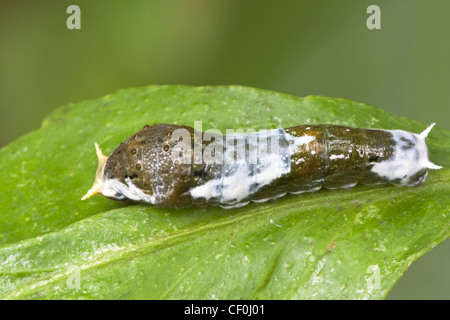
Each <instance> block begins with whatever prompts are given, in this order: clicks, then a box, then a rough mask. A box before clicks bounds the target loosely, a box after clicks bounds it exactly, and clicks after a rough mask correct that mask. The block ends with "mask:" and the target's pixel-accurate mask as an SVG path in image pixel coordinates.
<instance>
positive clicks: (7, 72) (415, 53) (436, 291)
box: [0, 0, 450, 299]
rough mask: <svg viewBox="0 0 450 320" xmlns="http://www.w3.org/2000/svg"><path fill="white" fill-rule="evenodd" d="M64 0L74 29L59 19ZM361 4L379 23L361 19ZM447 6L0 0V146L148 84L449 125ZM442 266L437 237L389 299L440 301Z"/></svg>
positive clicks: (446, 263)
mask: <svg viewBox="0 0 450 320" xmlns="http://www.w3.org/2000/svg"><path fill="white" fill-rule="evenodd" d="M71 4H76V5H78V6H79V7H80V8H81V30H68V29H67V27H66V20H67V18H68V17H69V14H67V13H66V9H67V7H68V6H69V5H71ZM371 4H376V5H378V6H380V8H381V30H369V29H368V28H367V27H366V20H367V18H368V17H369V14H367V13H366V9H367V7H368V6H369V5H371ZM448 12H450V1H448V0H430V1H423V0H397V1H388V0H385V1H365V0H351V1H350V0H340V1H336V0H321V1H313V0H307V1H301V0H296V1H283V0H279V1H256V0H241V1H238V0H150V1H117V0H116V1H112V0H109V1H106V0H103V1H100V0H97V1H86V0H76V1H63V0H41V1H24V0H20V1H4V0H2V1H1V10H0V147H2V146H4V145H6V144H7V143H9V142H11V141H13V140H14V139H16V138H18V137H19V136H21V135H23V134H26V133H28V132H30V131H32V130H35V129H37V128H39V126H40V124H41V122H42V120H43V119H44V117H45V116H47V115H48V114H49V112H51V111H52V110H53V109H55V108H57V107H59V106H63V105H66V104H68V103H69V102H76V101H82V100H86V99H95V98H98V97H101V96H103V95H105V94H108V93H112V92H114V91H116V90H118V89H122V88H127V87H133V86H145V85H150V84H188V85H215V84H240V85H247V86H253V87H259V88H264V89H270V90H275V91H280V92H285V93H289V94H293V95H296V96H305V95H308V94H319V95H326V96H331V97H344V98H348V99H352V100H356V101H360V102H365V103H368V104H371V105H374V106H376V107H379V108H382V109H385V110H388V111H391V112H394V113H396V114H398V115H401V116H405V117H408V118H411V119H414V120H418V121H421V122H423V123H425V124H429V123H431V122H437V126H438V127H440V128H443V129H446V130H449V129H450V118H449V117H448V104H449V102H448V101H450V88H449V84H450V41H449V39H450V19H448ZM301 122H302V120H301V119H299V124H300V123H301ZM448 270H450V243H449V241H448V240H447V241H446V242H444V243H443V244H441V245H440V246H438V247H436V248H435V249H433V250H432V251H431V252H429V253H428V254H426V255H425V256H423V257H422V258H420V259H418V260H417V261H416V262H415V263H413V264H412V265H411V267H410V268H409V269H408V271H407V272H406V273H405V275H404V276H403V277H402V278H401V279H400V280H399V282H398V283H397V285H396V286H395V287H394V289H393V290H392V292H391V293H390V294H389V296H388V298H391V299H408V298H411V299H449V298H450V277H448Z"/></svg>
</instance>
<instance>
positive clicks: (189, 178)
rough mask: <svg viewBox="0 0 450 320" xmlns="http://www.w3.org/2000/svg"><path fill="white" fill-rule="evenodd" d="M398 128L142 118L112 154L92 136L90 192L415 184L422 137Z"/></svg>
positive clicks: (236, 199) (214, 200)
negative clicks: (225, 127)
mask: <svg viewBox="0 0 450 320" xmlns="http://www.w3.org/2000/svg"><path fill="white" fill-rule="evenodd" d="M433 126H434V123H433V124H431V125H430V126H429V127H428V128H427V129H425V130H424V131H423V132H422V133H420V134H415V133H410V132H407V131H403V130H381V129H360V128H352V127H348V126H336V125H300V126H295V127H290V128H286V129H273V130H260V131H259V132H256V131H253V132H237V133H231V134H226V135H221V133H220V132H208V131H206V132H205V133H202V132H198V131H196V130H194V128H192V127H188V126H179V125H173V124H154V125H152V126H148V125H146V126H145V127H144V128H143V129H142V130H140V131H139V132H137V133H135V134H134V135H132V136H131V137H130V138H128V139H127V140H126V141H124V142H122V143H121V144H120V145H119V147H118V148H117V149H116V150H115V151H114V152H113V153H112V154H111V155H110V156H105V155H104V154H103V153H102V151H101V150H100V147H99V145H98V144H97V143H95V147H96V151H97V157H98V168H97V172H96V176H95V181H94V184H93V186H92V188H91V189H90V190H89V191H88V192H87V194H86V195H85V196H84V197H83V198H82V200H85V199H87V198H89V197H91V196H92V195H94V194H102V195H104V196H106V197H108V198H111V199H115V200H125V201H127V200H128V201H138V202H145V203H150V204H153V205H155V206H159V207H172V208H181V207H189V206H199V207H205V206H220V207H222V208H236V207H241V206H244V205H246V204H248V203H249V202H250V201H253V202H257V203H258V202H265V201H267V200H271V199H277V198H279V197H282V196H284V195H285V194H286V193H291V194H300V193H304V192H313V191H317V190H319V189H320V188H322V187H324V188H326V189H336V188H351V187H353V186H355V185H356V184H357V183H361V184H364V185H371V184H379V183H391V184H394V185H400V186H415V185H418V184H420V183H422V182H424V181H425V179H426V177H427V174H428V169H440V168H441V167H440V166H438V165H435V164H433V163H432V162H430V161H429V159H428V148H427V145H426V142H425V138H426V137H427V136H428V133H429V132H430V130H431V129H432V128H433Z"/></svg>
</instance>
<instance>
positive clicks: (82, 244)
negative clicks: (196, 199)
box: [0, 86, 450, 299]
mask: <svg viewBox="0 0 450 320" xmlns="http://www.w3.org/2000/svg"><path fill="white" fill-rule="evenodd" d="M197 120H201V121H203V130H207V129H209V128H218V129H221V130H222V132H225V129H227V128H233V129H237V128H242V129H248V128H254V129H261V128H264V129H269V128H276V127H289V126H295V125H299V124H307V123H311V124H318V123H328V124H344V125H350V126H354V127H362V128H381V129H403V130H407V131H411V132H421V131H422V130H424V129H425V127H426V126H427V125H428V124H421V123H418V122H415V121H411V120H408V119H405V118H401V117H398V116H395V115H393V114H390V113H388V112H385V111H383V110H380V109H376V108H374V107H371V106H368V105H365V104H362V103H357V102H353V101H349V100H345V99H334V98H327V97H320V96H308V97H305V98H297V97H293V96H289V95H285V94H280V93H276V92H270V91H265V90H260V89H253V88H245V87H239V86H226V87H225V86H224V87H185V86H151V87H145V88H132V89H127V90H122V91H119V92H117V93H115V94H111V95H108V96H106V97H103V98H101V99H98V100H92V101H84V102H80V103H74V104H70V105H68V106H66V107H63V108H60V109H58V110H56V111H55V112H53V113H52V114H51V115H50V116H49V117H48V118H47V119H46V120H45V121H44V123H43V125H42V128H40V129H39V130H37V131H35V132H32V133H30V134H28V135H26V136H24V137H22V138H20V139H19V140H17V141H15V142H13V143H11V144H10V145H8V146H6V147H5V148H3V149H2V150H1V151H0V162H1V164H2V165H1V168H0V180H1V181H2V184H1V186H0V215H1V216H0V219H1V224H0V297H1V298H4V299H39V298H40V299H53V298H57V299H60V298H86V299H104V298H108V299H114V298H121V299H126V298H152V299H255V298H256V299H359V298H363V299H366V298H367V299H379V298H383V297H385V296H386V294H387V293H388V292H389V290H390V289H391V288H392V287H393V285H394V284H395V283H396V281H397V280H398V279H399V277H400V276H401V275H402V273H403V272H404V271H405V270H406V268H407V267H408V266H409V265H410V264H411V263H412V262H413V261H414V260H415V259H416V258H418V257H419V256H421V255H423V254H424V253H425V252H427V251H429V250H430V249H431V248H433V247H434V246H436V245H437V244H439V243H441V242H442V241H444V240H445V239H446V238H447V237H448V236H449V221H450V202H449V201H450V200H449V197H448V194H449V186H450V184H449V169H448V168H449V167H450V160H449V159H450V157H449V153H450V151H449V150H450V148H449V141H450V140H449V138H450V133H449V132H446V131H443V130H440V129H439V128H435V129H433V130H432V132H431V133H430V135H429V137H428V145H429V148H430V159H431V160H432V161H433V162H434V163H436V164H439V165H442V166H444V169H441V170H437V171H432V172H430V174H429V176H428V179H427V181H426V182H425V184H423V185H421V186H418V187H414V188H410V187H395V186H390V185H379V186H373V187H368V186H357V187H355V188H353V189H350V190H321V191H318V192H316V193H311V194H305V195H287V196H285V197H283V198H281V199H278V200H277V201H273V202H269V203H264V204H249V205H248V206H246V207H243V208H240V209H234V210H224V209H219V208H208V209H198V208H192V209H188V210H168V209H159V208H155V207H152V206H145V205H124V204H121V203H119V202H115V201H112V200H109V199H106V198H104V197H101V196H95V197H93V198H90V199H89V200H87V201H81V200H80V198H81V196H82V195H83V194H84V193H85V192H86V191H87V190H88V189H89V187H90V186H91V184H92V182H93V178H94V174H95V170H96V166H97V160H96V155H95V150H94V142H96V141H97V142H98V143H99V144H100V146H101V147H102V148H103V151H104V153H105V154H109V153H111V152H112V151H113V150H114V149H115V148H116V147H117V146H118V145H119V143H120V142H122V141H124V140H125V139H126V138H128V137H129V136H131V135H132V134H133V133H135V132H136V131H138V130H140V129H141V128H142V127H143V126H144V125H145V124H153V123H174V124H184V125H189V126H193V123H194V121H197ZM436 120H439V119H436ZM438 125H439V123H438Z"/></svg>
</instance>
